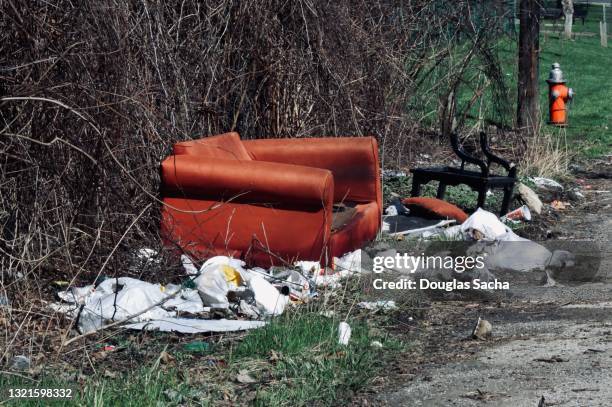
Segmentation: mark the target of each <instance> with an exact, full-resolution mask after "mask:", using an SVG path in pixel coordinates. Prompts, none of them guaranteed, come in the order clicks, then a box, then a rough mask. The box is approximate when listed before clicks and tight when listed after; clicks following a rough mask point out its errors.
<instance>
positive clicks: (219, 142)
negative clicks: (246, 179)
mask: <svg viewBox="0 0 612 407" xmlns="http://www.w3.org/2000/svg"><path fill="white" fill-rule="evenodd" d="M174 154H175V155H181V154H188V155H195V156H197V157H215V158H221V159H228V160H249V161H250V160H251V156H250V155H249V153H248V152H247V150H246V148H245V147H244V144H242V141H240V136H239V135H238V133H236V132H231V133H224V134H219V135H217V136H209V137H206V138H202V139H199V140H189V141H182V142H180V143H176V144H175V145H174Z"/></svg>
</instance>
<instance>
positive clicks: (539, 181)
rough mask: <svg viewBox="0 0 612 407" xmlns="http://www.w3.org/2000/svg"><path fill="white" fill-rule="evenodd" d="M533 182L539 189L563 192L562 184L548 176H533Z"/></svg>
mask: <svg viewBox="0 0 612 407" xmlns="http://www.w3.org/2000/svg"><path fill="white" fill-rule="evenodd" d="M533 182H534V183H535V184H536V186H537V187H538V188H540V189H544V190H547V191H551V192H563V185H561V184H559V183H558V182H557V181H555V180H552V179H550V178H542V177H534V178H533Z"/></svg>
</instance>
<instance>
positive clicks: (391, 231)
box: [382, 215, 455, 237]
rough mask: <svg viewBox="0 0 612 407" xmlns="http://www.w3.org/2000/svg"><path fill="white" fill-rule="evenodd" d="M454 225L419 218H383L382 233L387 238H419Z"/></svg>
mask: <svg viewBox="0 0 612 407" xmlns="http://www.w3.org/2000/svg"><path fill="white" fill-rule="evenodd" d="M453 223H455V220H439V219H425V218H422V217H419V216H403V215H398V216H385V218H384V219H383V225H382V231H383V232H385V233H387V234H388V235H389V236H396V237H397V236H404V235H409V236H419V235H421V236H422V235H423V234H424V233H426V232H432V233H433V232H436V231H439V230H440V229H441V228H443V227H445V226H448V225H451V224H453Z"/></svg>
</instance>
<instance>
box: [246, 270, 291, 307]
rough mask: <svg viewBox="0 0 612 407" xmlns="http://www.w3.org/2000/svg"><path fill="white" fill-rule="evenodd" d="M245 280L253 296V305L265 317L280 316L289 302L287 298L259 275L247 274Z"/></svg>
mask: <svg viewBox="0 0 612 407" xmlns="http://www.w3.org/2000/svg"><path fill="white" fill-rule="evenodd" d="M245 280H246V282H247V285H248V287H249V288H250V289H251V290H252V291H253V294H255V303H256V304H257V307H258V308H259V309H260V310H261V311H262V312H263V313H264V314H265V315H271V316H274V315H280V314H282V313H283V311H284V310H285V306H286V305H287V303H288V302H289V297H288V296H286V295H282V294H281V293H280V292H279V291H278V290H277V289H276V287H274V286H273V285H272V284H270V283H269V282H268V281H267V280H266V279H265V278H263V277H262V276H261V275H260V274H257V273H253V272H250V273H249V272H247V273H246V275H245Z"/></svg>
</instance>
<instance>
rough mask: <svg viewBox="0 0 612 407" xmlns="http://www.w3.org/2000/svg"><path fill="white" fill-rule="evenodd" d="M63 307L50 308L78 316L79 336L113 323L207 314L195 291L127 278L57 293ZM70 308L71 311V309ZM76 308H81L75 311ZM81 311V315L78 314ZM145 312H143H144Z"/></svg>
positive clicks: (54, 306)
mask: <svg viewBox="0 0 612 407" xmlns="http://www.w3.org/2000/svg"><path fill="white" fill-rule="evenodd" d="M58 295H59V297H60V298H61V299H63V300H64V301H66V302H67V303H68V304H67V305H68V306H66V304H61V303H59V304H53V306H52V308H53V309H54V310H55V311H57V312H62V311H65V312H68V313H71V314H73V316H76V315H74V314H75V313H78V320H79V322H78V326H79V330H80V331H81V332H90V331H94V330H97V329H99V328H100V327H102V326H104V325H105V324H107V323H110V322H113V321H122V320H127V319H128V318H130V317H131V316H132V315H136V314H139V315H137V316H136V317H133V318H131V320H132V321H148V320H151V319H159V318H169V317H173V316H175V315H176V314H177V312H189V313H194V314H195V313H200V312H204V311H206V310H207V308H205V307H204V305H203V304H202V300H201V299H200V297H199V295H198V292H197V291H196V290H192V289H187V288H182V287H180V286H177V285H168V286H163V285H161V284H151V283H147V282H145V281H140V280H137V279H134V278H130V277H119V278H109V279H106V280H104V281H103V282H102V283H100V284H99V285H98V286H97V287H95V288H94V287H93V286H91V285H90V286H86V287H82V288H72V289H70V290H67V291H64V292H60V293H58ZM70 305H72V307H70ZM77 305H82V309H81V307H78V306H77ZM79 309H80V312H78V311H79ZM143 311H144V312H143Z"/></svg>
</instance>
